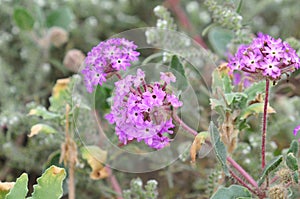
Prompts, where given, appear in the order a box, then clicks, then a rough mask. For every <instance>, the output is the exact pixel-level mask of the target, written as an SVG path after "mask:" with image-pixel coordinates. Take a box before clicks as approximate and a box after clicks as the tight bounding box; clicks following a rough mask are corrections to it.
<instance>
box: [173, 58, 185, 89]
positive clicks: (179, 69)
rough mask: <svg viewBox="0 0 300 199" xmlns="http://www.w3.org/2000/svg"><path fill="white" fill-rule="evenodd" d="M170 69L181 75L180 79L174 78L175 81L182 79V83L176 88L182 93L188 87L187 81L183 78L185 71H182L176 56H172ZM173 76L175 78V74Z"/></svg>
mask: <svg viewBox="0 0 300 199" xmlns="http://www.w3.org/2000/svg"><path fill="white" fill-rule="evenodd" d="M171 68H172V69H174V70H175V71H176V72H178V73H179V74H180V75H181V77H177V78H176V79H177V80H179V79H180V80H181V79H183V81H181V82H180V85H178V87H177V88H178V90H182V91H184V90H185V89H186V88H187V86H188V82H187V79H186V76H185V71H184V68H183V65H182V63H181V62H180V60H179V58H178V57H177V56H176V55H173V57H172V60H171ZM174 75H175V76H176V75H177V74H174Z"/></svg>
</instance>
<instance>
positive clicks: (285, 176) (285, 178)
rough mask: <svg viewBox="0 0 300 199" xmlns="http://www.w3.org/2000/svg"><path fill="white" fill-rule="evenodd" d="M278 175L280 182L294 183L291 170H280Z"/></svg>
mask: <svg viewBox="0 0 300 199" xmlns="http://www.w3.org/2000/svg"><path fill="white" fill-rule="evenodd" d="M277 175H278V177H279V179H280V182H283V183H289V182H292V176H291V172H290V170H289V169H287V168H283V169H280V170H279V171H278V172H277Z"/></svg>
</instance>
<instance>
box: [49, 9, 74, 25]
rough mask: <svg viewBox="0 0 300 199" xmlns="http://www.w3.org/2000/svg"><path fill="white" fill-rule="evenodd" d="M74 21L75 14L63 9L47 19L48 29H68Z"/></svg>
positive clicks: (51, 14) (55, 11)
mask: <svg viewBox="0 0 300 199" xmlns="http://www.w3.org/2000/svg"><path fill="white" fill-rule="evenodd" d="M73 19H74V13H73V12H72V10H71V9H70V8H68V7H61V8H58V9H57V10H54V11H52V12H51V13H50V14H49V15H48V16H47V19H46V23H47V26H48V27H52V26H59V27H62V28H64V29H66V30H67V29H68V28H69V26H70V24H71V22H72V21H73Z"/></svg>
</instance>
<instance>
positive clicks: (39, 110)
mask: <svg viewBox="0 0 300 199" xmlns="http://www.w3.org/2000/svg"><path fill="white" fill-rule="evenodd" d="M28 115H35V116H39V117H42V119H45V120H51V119H56V118H59V117H60V115H59V114H56V113H53V112H51V111H48V110H47V109H46V108H45V107H43V106H38V107H36V108H34V109H31V110H30V111H29V113H28Z"/></svg>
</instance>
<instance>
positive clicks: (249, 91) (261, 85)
mask: <svg viewBox="0 0 300 199" xmlns="http://www.w3.org/2000/svg"><path fill="white" fill-rule="evenodd" d="M265 85H266V83H265V82H264V81H260V82H258V83H253V84H252V85H251V86H250V87H248V88H246V89H245V90H244V92H243V93H244V94H246V95H248V101H251V100H254V99H255V98H256V96H257V94H259V93H264V90H265Z"/></svg>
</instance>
